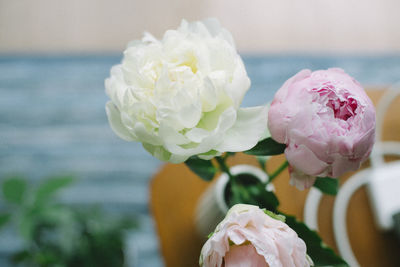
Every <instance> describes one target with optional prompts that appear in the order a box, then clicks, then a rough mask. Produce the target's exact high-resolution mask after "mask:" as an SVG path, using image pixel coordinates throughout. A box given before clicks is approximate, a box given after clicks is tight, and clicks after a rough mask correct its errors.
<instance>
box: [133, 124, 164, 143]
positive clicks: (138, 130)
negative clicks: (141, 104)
mask: <svg viewBox="0 0 400 267" xmlns="http://www.w3.org/2000/svg"><path fill="white" fill-rule="evenodd" d="M133 132H134V133H135V134H136V136H137V138H138V139H139V140H140V141H141V142H143V143H149V144H151V145H155V146H157V145H162V141H161V140H160V138H159V137H158V136H156V135H153V134H151V133H149V132H148V131H147V130H146V127H145V126H144V124H143V123H141V122H137V123H136V124H135V126H134V127H133Z"/></svg>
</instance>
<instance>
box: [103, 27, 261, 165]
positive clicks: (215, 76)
mask: <svg viewBox="0 0 400 267" xmlns="http://www.w3.org/2000/svg"><path fill="white" fill-rule="evenodd" d="M105 86H106V93H107V95H108V96H109V97H110V99H111V101H109V102H108V103H107V105H106V110H107V116H108V119H109V122H110V125H111V127H112V129H113V130H114V132H115V133H116V134H117V135H118V136H119V137H121V138H122V139H124V140H127V141H139V142H142V143H143V147H144V148H145V149H146V150H147V151H148V152H150V153H151V154H152V155H153V156H155V157H157V158H159V159H160V160H163V161H170V162H174V163H179V162H183V161H185V160H186V159H188V158H189V157H190V156H193V155H198V156H199V157H201V158H204V159H210V158H212V157H214V156H216V155H220V154H222V153H223V152H228V151H229V152H237V151H245V150H248V149H250V148H252V147H253V146H255V145H256V144H257V142H258V141H259V140H260V139H261V138H262V137H263V133H264V132H265V131H266V127H267V113H268V111H267V108H266V106H259V107H252V108H239V106H240V104H241V102H242V99H243V97H244V95H245V93H246V91H247V90H248V89H249V87H250V80H249V78H248V77H247V73H246V70H245V67H244V65H243V62H242V59H241V58H240V56H239V55H238V53H237V52H236V49H235V45H234V42H233V39H232V36H231V34H230V33H229V32H228V31H227V30H226V29H224V28H222V27H221V26H220V24H219V23H218V21H217V20H215V19H208V20H204V21H198V22H193V23H188V22H186V21H185V20H183V21H182V23H181V25H180V27H179V28H178V29H177V30H169V31H167V32H166V33H165V34H164V37H163V38H162V39H161V40H157V39H155V38H154V37H153V36H151V35H150V34H148V33H146V34H145V36H144V37H143V39H142V40H141V41H134V42H132V43H130V44H129V45H128V48H127V49H126V50H125V52H124V58H123V61H122V64H120V65H116V66H114V67H113V68H112V69H111V76H110V77H109V78H108V79H107V80H106V81H105Z"/></svg>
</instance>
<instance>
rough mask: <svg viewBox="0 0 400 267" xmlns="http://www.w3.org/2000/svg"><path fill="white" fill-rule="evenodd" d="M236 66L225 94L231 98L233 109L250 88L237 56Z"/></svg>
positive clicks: (240, 60)
mask: <svg viewBox="0 0 400 267" xmlns="http://www.w3.org/2000/svg"><path fill="white" fill-rule="evenodd" d="M237 57H238V58H237V65H236V68H235V71H234V73H233V81H232V83H231V84H229V86H228V88H227V91H226V92H227V94H229V95H230V97H231V98H232V100H233V102H234V104H235V107H236V108H238V107H239V106H240V104H241V103H242V100H243V97H244V95H245V94H246V92H247V90H249V88H250V79H249V77H248V76H247V73H246V69H245V67H244V64H243V61H242V59H241V58H240V57H239V56H237Z"/></svg>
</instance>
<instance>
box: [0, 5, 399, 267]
mask: <svg viewBox="0 0 400 267" xmlns="http://www.w3.org/2000/svg"><path fill="white" fill-rule="evenodd" d="M199 2H200V1H197V2H196V1H178V0H174V1H161V0H160V1H158V0H152V1H146V3H141V2H139V1H123V0H118V1H115V2H114V1H110V2H108V1H103V0H102V1H98V2H96V1H92V0H90V1H75V0H74V1H69V2H68V3H67V2H61V1H50V0H40V1H35V3H33V2H30V1H27V0H24V1H7V0H0V179H3V178H2V177H5V176H6V175H9V174H13V173H19V174H23V175H25V176H26V177H28V178H29V179H30V181H31V182H32V184H35V183H38V182H39V180H41V179H43V178H44V177H48V176H50V175H55V174H56V175H58V174H72V175H74V176H75V177H77V178H78V181H77V182H76V183H75V184H74V185H73V186H71V187H68V188H67V189H66V190H64V191H62V192H61V195H60V200H61V202H63V203H66V204H71V205H73V206H74V205H75V206H81V205H91V204H96V205H98V204H100V205H101V206H102V207H104V208H105V209H106V210H112V211H113V212H117V213H121V214H134V215H136V216H137V220H138V224H139V225H138V228H136V229H134V230H131V231H130V232H129V233H128V234H127V235H126V240H127V244H128V246H127V250H128V251H129V253H128V254H129V255H128V258H129V260H128V261H127V262H128V265H131V266H143V267H146V266H151V267H157V266H163V263H162V258H161V256H160V253H159V248H158V240H157V235H156V233H155V230H154V222H153V220H152V218H151V215H150V213H149V208H148V199H149V193H148V184H149V181H150V178H151V177H152V175H154V174H155V173H156V172H157V170H158V168H159V167H160V166H161V164H162V163H161V162H159V161H158V160H156V159H155V158H153V157H151V156H150V155H148V154H147V153H146V152H145V151H144V149H143V148H142V147H141V145H140V144H138V143H126V142H125V141H122V140H120V139H119V138H117V137H116V136H115V135H114V134H113V132H112V131H111V129H110V127H109V125H108V122H107V118H106V114H105V109H104V105H105V103H106V102H107V97H106V95H105V93H104V79H105V78H107V77H108V75H109V70H110V68H111V66H112V65H114V64H117V63H119V62H120V61H121V56H122V50H123V49H124V47H125V45H126V43H127V42H128V41H129V40H131V39H138V38H140V37H141V33H142V32H143V31H144V30H148V31H150V32H154V33H155V34H156V36H158V37H159V36H161V33H162V32H163V31H165V30H166V29H168V28H175V27H176V26H177V25H178V24H179V21H180V20H181V18H187V19H188V20H193V19H199V18H202V17H209V16H215V17H217V18H219V19H220V20H221V22H222V24H223V25H224V26H225V27H226V28H228V29H229V30H231V31H232V32H233V36H234V38H235V40H237V44H238V48H239V50H240V52H241V54H242V55H243V58H244V62H245V65H246V68H247V71H248V75H249V76H250V79H251V81H252V87H251V90H250V91H249V92H248V93H247V95H246V97H245V99H244V103H243V105H244V106H253V105H260V104H263V103H266V102H268V101H270V100H271V99H272V97H273V94H274V92H275V91H276V90H277V89H278V88H279V87H280V86H281V85H282V84H283V82H284V81H286V80H287V79H288V78H289V77H290V76H292V75H294V74H295V73H297V72H298V71H299V70H301V69H304V68H309V69H312V70H316V69H326V68H329V67H340V68H343V69H345V70H346V72H348V73H349V74H350V75H352V76H353V77H355V78H356V79H357V80H359V81H360V82H361V83H362V84H363V85H364V86H365V87H366V88H372V89H382V88H386V87H387V86H389V85H390V84H392V83H394V82H396V81H398V80H400V53H399V51H400V31H399V29H398V25H399V22H400V19H399V17H398V16H397V14H396V13H397V11H398V10H399V7H400V6H399V2H398V1H395V0H385V1H380V2H379V4H378V2H377V1H369V0H368V1H365V0H364V1H362V0H352V1H350V2H349V1H344V0H343V1H342V0H340V1H335V5H333V4H332V3H325V2H327V1H325V2H324V3H322V2H321V1H310V2H309V3H308V4H305V3H304V4H301V5H300V4H298V3H297V4H296V3H294V1H283V2H282V3H281V2H280V3H276V1H254V3H252V4H248V5H246V6H243V5H242V3H241V2H240V1H225V0H219V1H216V2H213V1H204V2H203V3H199ZM153 7H156V8H153ZM225 7H226V9H225ZM351 7H359V10H361V11H363V12H358V13H357V14H354V13H353V12H350V11H348V9H349V8H351ZM241 14H243V17H241V19H238V16H239V15H241ZM0 206H3V204H1V205H0ZM22 244H23V243H22V240H21V239H20V238H19V237H17V236H16V235H15V233H14V232H13V231H12V230H7V229H6V230H4V231H2V232H0V266H7V257H9V255H10V254H11V253H13V252H15V251H16V250H18V249H19V248H21V246H22Z"/></svg>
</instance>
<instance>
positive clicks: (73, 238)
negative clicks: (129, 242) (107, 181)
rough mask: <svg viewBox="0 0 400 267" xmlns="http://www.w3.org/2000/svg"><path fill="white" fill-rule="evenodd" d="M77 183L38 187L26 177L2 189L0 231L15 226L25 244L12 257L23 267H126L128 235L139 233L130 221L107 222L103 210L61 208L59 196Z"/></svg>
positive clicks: (60, 180)
mask: <svg viewBox="0 0 400 267" xmlns="http://www.w3.org/2000/svg"><path fill="white" fill-rule="evenodd" d="M73 181H74V179H73V178H72V177H67V176H64V177H53V178H49V179H46V180H44V181H43V182H41V183H40V184H39V185H38V186H36V187H33V186H31V185H29V184H28V182H27V181H26V180H25V179H23V178H22V177H17V176H14V177H9V178H6V179H5V180H4V181H3V183H2V195H3V199H4V202H5V205H4V209H5V210H6V212H2V213H0V229H1V228H2V227H4V226H5V225H7V224H11V225H12V226H13V227H14V228H16V229H17V232H18V234H19V235H20V236H21V238H22V239H23V240H24V241H25V242H24V244H25V245H24V248H23V249H22V250H21V251H18V252H16V253H15V254H14V255H12V258H11V261H12V263H13V264H14V265H21V266H32V267H36V266H40V267H45V266H46V267H47V266H52V267H53V266H54V267H72V266H74V267H76V266H88V267H91V266H99V267H102V266H104V267H106V266H107V267H114V266H115V267H120V266H124V261H125V259H124V233H125V230H128V229H132V228H133V227H135V226H136V225H135V220H133V219H132V218H130V217H118V218H116V216H112V217H111V216H110V215H109V216H106V214H105V213H104V212H102V211H101V210H100V209H98V208H91V209H88V208H87V207H86V208H84V209H78V208H72V207H70V206H67V205H64V204H60V203H59V202H58V201H57V199H56V196H57V193H58V192H59V191H60V190H62V189H64V188H65V187H67V186H69V185H71V184H72V183H73Z"/></svg>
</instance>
